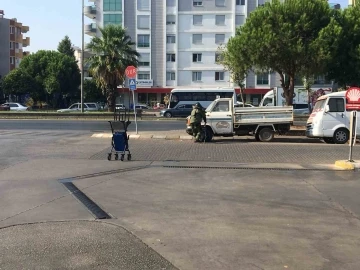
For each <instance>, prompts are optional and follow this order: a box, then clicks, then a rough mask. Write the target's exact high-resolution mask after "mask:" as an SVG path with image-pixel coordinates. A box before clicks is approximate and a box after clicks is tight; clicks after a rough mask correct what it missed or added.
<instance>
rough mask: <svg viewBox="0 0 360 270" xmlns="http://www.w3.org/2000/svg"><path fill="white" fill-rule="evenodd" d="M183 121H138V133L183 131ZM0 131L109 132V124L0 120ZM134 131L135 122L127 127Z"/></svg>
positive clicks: (76, 121) (98, 122) (69, 121)
mask: <svg viewBox="0 0 360 270" xmlns="http://www.w3.org/2000/svg"><path fill="white" fill-rule="evenodd" d="M184 129H185V119H184V121H138V131H168V130H184ZM0 130H65V131H91V132H103V131H105V132H109V131H110V124H109V123H108V122H107V121H105V120H99V121H98V120H96V121H80V120H75V121H74V120H0ZM129 131H135V122H132V123H131V124H130V126H129Z"/></svg>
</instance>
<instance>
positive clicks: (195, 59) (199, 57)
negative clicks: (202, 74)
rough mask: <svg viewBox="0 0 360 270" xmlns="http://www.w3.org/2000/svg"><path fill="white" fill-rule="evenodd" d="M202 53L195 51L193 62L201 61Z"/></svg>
mask: <svg viewBox="0 0 360 270" xmlns="http://www.w3.org/2000/svg"><path fill="white" fill-rule="evenodd" d="M201 58H202V54H201V53H193V62H195V63H197V62H201Z"/></svg>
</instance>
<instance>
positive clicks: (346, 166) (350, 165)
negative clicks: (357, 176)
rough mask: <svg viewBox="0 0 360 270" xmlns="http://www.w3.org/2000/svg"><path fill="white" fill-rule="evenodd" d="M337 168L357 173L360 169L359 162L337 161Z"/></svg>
mask: <svg viewBox="0 0 360 270" xmlns="http://www.w3.org/2000/svg"><path fill="white" fill-rule="evenodd" d="M335 166H336V167H339V168H342V169H343V170H347V171H355V170H358V169H360V163H359V162H350V161H348V160H337V161H335Z"/></svg>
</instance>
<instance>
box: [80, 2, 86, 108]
mask: <svg viewBox="0 0 360 270" xmlns="http://www.w3.org/2000/svg"><path fill="white" fill-rule="evenodd" d="M84 8H85V4H84V0H82V10H81V17H82V25H81V86H80V91H81V112H82V113H83V112H84V60H85V59H84Z"/></svg>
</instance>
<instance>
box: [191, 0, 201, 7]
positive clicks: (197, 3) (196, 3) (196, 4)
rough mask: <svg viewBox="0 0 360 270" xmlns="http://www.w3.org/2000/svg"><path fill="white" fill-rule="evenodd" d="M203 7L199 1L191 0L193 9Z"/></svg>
mask: <svg viewBox="0 0 360 270" xmlns="http://www.w3.org/2000/svg"><path fill="white" fill-rule="evenodd" d="M202 5H203V2H202V1H200V0H193V6H194V7H201V6H202Z"/></svg>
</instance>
